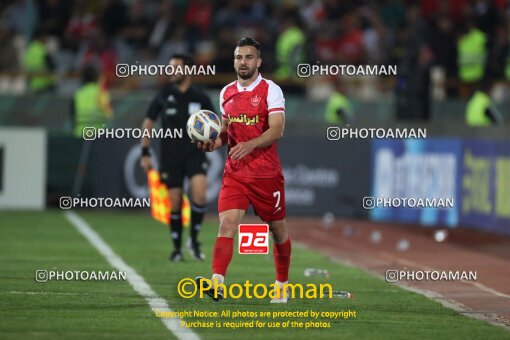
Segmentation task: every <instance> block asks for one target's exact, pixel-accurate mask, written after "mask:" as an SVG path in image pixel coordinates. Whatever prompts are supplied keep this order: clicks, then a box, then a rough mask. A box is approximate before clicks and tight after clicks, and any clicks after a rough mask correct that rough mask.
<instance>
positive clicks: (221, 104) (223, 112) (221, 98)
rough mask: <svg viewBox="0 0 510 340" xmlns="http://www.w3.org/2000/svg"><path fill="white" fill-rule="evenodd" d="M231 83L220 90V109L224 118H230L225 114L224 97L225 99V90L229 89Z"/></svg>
mask: <svg viewBox="0 0 510 340" xmlns="http://www.w3.org/2000/svg"><path fill="white" fill-rule="evenodd" d="M229 85H230V84H229ZM229 85H227V86H225V87H224V88H223V89H222V90H221V92H220V111H221V117H222V118H223V119H228V117H227V116H226V115H225V109H223V100H224V99H223V97H224V96H225V90H226V89H227V87H228V86H229Z"/></svg>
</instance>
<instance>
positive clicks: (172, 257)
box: [168, 250, 182, 262]
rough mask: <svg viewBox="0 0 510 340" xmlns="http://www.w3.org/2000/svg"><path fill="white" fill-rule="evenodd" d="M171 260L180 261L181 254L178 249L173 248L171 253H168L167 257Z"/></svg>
mask: <svg viewBox="0 0 510 340" xmlns="http://www.w3.org/2000/svg"><path fill="white" fill-rule="evenodd" d="M168 259H169V260H170V261H172V262H181V261H182V254H181V252H180V251H178V250H174V251H173V252H172V254H170V257H169V258H168Z"/></svg>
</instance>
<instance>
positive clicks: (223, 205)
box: [218, 175, 285, 222]
mask: <svg viewBox="0 0 510 340" xmlns="http://www.w3.org/2000/svg"><path fill="white" fill-rule="evenodd" d="M250 204H251V205H252V206H253V209H254V210H255V213H256V214H257V215H259V216H260V218H262V220H263V221H265V222H270V221H279V220H283V219H284V218H285V189H284V180H283V176H282V175H279V176H277V177H273V178H236V177H231V176H228V175H225V176H223V182H222V184H221V190H220V197H219V199H218V212H220V213H221V212H223V211H226V210H230V209H241V210H248V206H249V205H250Z"/></svg>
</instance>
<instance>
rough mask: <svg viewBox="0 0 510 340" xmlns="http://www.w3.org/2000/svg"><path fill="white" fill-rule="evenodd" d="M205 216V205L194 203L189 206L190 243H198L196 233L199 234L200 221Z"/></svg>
mask: <svg viewBox="0 0 510 340" xmlns="http://www.w3.org/2000/svg"><path fill="white" fill-rule="evenodd" d="M204 214H205V205H198V204H195V203H192V204H191V228H190V237H191V242H192V243H193V244H196V243H197V241H198V233H199V232H200V227H201V226H202V221H203V220H204Z"/></svg>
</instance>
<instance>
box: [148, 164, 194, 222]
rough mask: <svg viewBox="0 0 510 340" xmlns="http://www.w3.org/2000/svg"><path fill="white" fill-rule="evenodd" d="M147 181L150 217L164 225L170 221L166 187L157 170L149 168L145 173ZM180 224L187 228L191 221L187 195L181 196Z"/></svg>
mask: <svg viewBox="0 0 510 340" xmlns="http://www.w3.org/2000/svg"><path fill="white" fill-rule="evenodd" d="M147 181H148V182H149V192H150V197H151V214H152V217H153V218H154V219H155V220H156V221H159V222H161V223H164V224H165V225H168V223H169V222H170V211H171V210H172V205H171V204H170V198H169V197H168V188H167V187H166V184H165V183H162V182H161V180H160V177H159V172H157V171H156V170H149V172H148V173H147ZM181 212H182V225H183V227H185V228H187V227H189V226H190V223H191V205H190V202H189V199H188V196H186V195H183V196H182V207H181Z"/></svg>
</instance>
